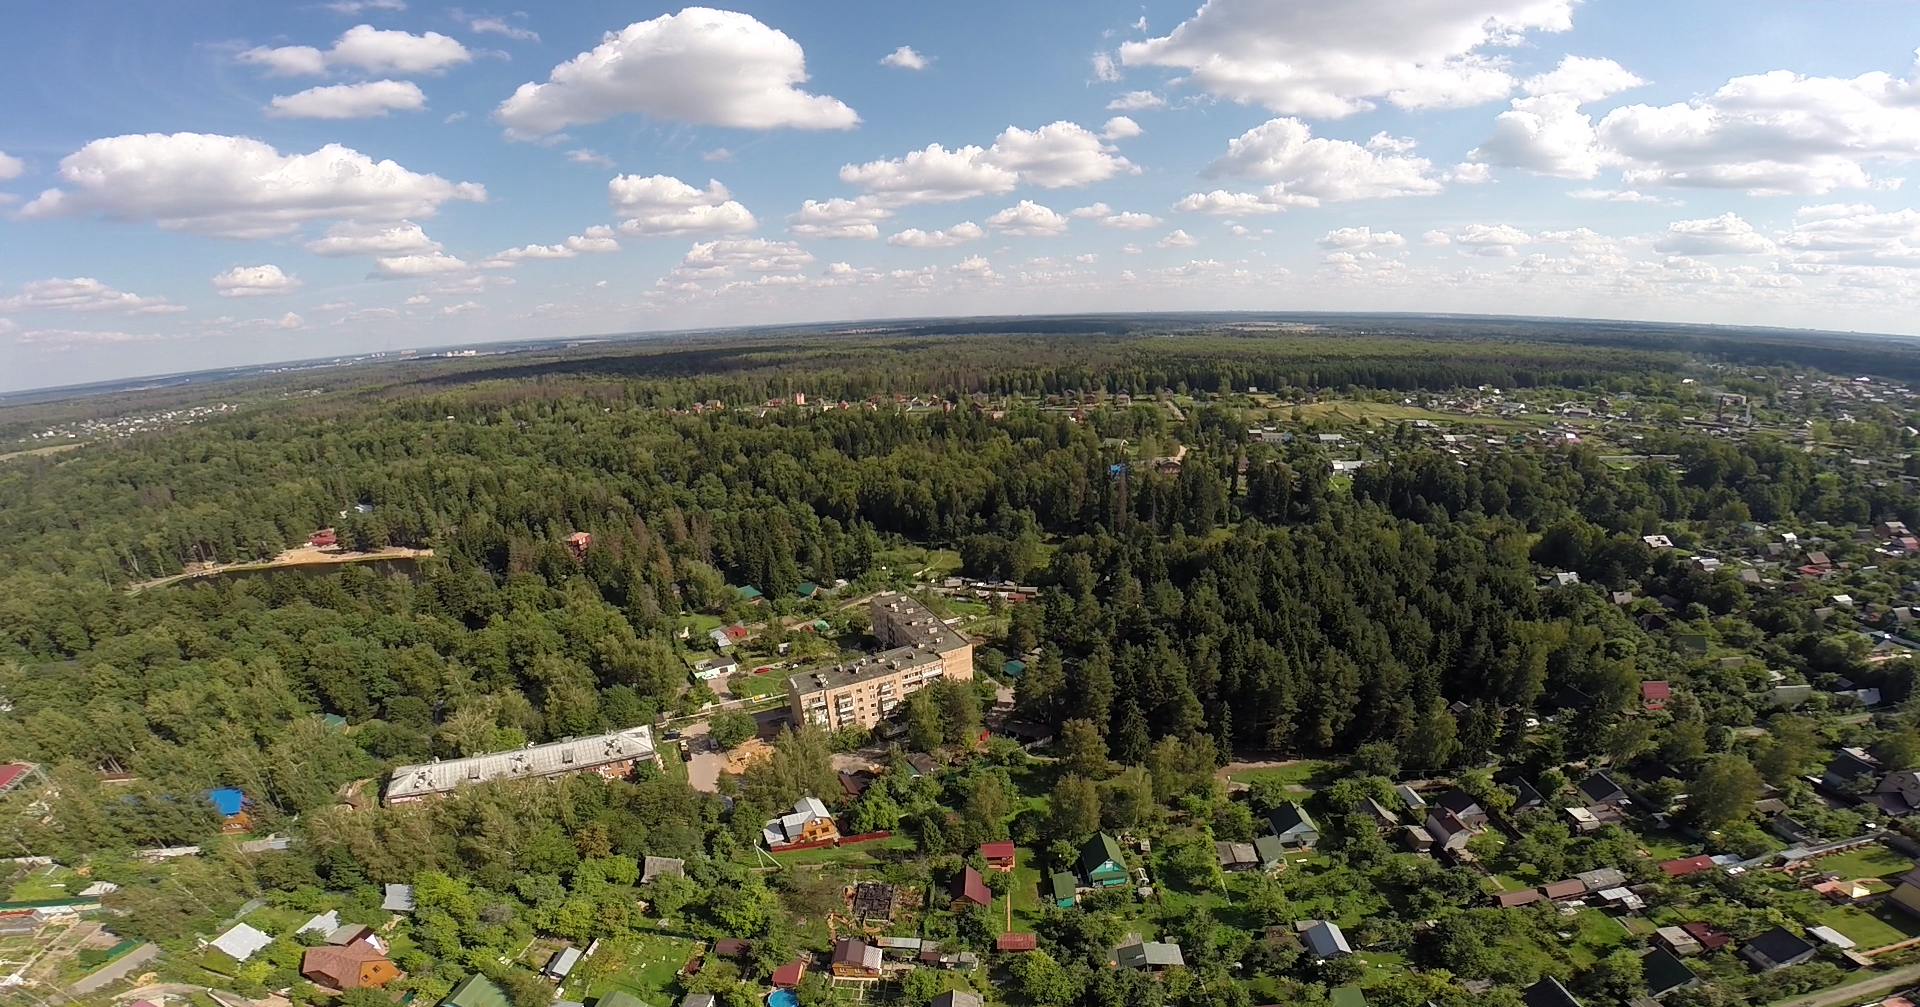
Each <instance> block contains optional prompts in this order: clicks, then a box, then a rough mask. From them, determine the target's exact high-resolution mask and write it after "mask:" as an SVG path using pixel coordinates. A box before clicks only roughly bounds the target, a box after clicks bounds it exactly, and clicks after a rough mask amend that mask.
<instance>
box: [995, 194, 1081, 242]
mask: <svg viewBox="0 0 1920 1007" xmlns="http://www.w3.org/2000/svg"><path fill="white" fill-rule="evenodd" d="M987 226H988V227H991V228H993V229H994V230H996V231H999V232H1000V233H1001V234H1005V235H1009V236H1011V237H1016V238H1043V237H1049V236H1051V235H1055V234H1060V233H1062V232H1064V231H1066V229H1067V218H1065V217H1063V216H1061V215H1060V214H1058V213H1055V212H1054V211H1053V210H1051V209H1050V208H1048V207H1045V206H1041V205H1040V204H1039V203H1036V202H1034V201H1033V200H1031V199H1023V200H1021V201H1020V202H1019V203H1018V204H1017V205H1014V206H1009V207H1007V208H1006V209H1004V210H1001V211H1000V212H999V213H996V214H994V215H993V216H991V217H988V218H987Z"/></svg>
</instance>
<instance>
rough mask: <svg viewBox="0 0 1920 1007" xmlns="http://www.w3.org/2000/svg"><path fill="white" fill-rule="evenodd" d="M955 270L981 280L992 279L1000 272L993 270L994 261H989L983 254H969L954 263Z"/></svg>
mask: <svg viewBox="0 0 1920 1007" xmlns="http://www.w3.org/2000/svg"><path fill="white" fill-rule="evenodd" d="M953 271H954V272H956V273H959V274H960V275H962V276H971V277H974V278H976V279H981V280H991V279H995V278H996V277H997V276H998V274H996V273H995V272H994V271H993V263H991V262H988V261H987V258H986V256H983V255H969V256H967V257H966V258H964V259H961V260H960V261H959V262H956V263H954V265H953Z"/></svg>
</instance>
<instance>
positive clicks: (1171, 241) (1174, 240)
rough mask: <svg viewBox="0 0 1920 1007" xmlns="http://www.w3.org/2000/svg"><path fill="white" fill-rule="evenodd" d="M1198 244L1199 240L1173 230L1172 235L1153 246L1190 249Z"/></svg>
mask: <svg viewBox="0 0 1920 1007" xmlns="http://www.w3.org/2000/svg"><path fill="white" fill-rule="evenodd" d="M1199 243H1200V239H1199V238H1196V237H1194V236H1193V235H1191V234H1188V233H1187V232H1185V231H1182V230H1175V231H1174V232H1173V233H1172V234H1169V235H1167V236H1166V237H1164V238H1161V239H1160V240H1159V241H1156V242H1154V244H1156V245H1159V246H1160V247H1161V248H1192V247H1193V246H1195V245H1198V244H1199ZM1215 265H1218V263H1215Z"/></svg>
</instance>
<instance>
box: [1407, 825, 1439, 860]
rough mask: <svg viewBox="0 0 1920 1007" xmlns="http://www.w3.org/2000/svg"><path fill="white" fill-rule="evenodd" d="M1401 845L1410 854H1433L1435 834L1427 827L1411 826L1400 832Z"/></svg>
mask: <svg viewBox="0 0 1920 1007" xmlns="http://www.w3.org/2000/svg"><path fill="white" fill-rule="evenodd" d="M1400 845H1401V846H1404V847H1406V849H1407V852H1409V853H1431V852H1433V833H1431V832H1428V831H1427V830H1426V827H1425V826H1420V825H1409V826H1406V827H1404V828H1402V829H1401V830H1400Z"/></svg>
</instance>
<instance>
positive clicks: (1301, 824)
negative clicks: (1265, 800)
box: [1267, 801, 1320, 850]
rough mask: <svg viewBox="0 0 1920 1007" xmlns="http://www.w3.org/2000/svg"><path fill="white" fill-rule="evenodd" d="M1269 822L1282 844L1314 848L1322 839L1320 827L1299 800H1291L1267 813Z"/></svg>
mask: <svg viewBox="0 0 1920 1007" xmlns="http://www.w3.org/2000/svg"><path fill="white" fill-rule="evenodd" d="M1267 822H1268V824H1270V825H1272V826H1273V834H1274V835H1275V836H1276V837H1278V838H1279V840H1280V843H1281V845H1283V846H1286V847H1288V848H1290V849H1291V848H1296V847H1297V848H1299V849H1303V850H1310V849H1313V847H1314V844H1315V843H1318V842H1319V841H1320V827H1319V826H1317V825H1315V824H1313V819H1311V818H1308V817H1307V809H1305V808H1303V807H1301V806H1300V803H1299V802H1298V801H1289V802H1287V803H1286V804H1282V805H1280V806H1279V807H1277V808H1275V809H1273V811H1271V812H1269V813H1268V815H1267Z"/></svg>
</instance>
